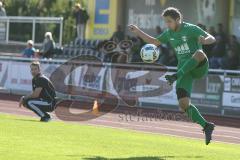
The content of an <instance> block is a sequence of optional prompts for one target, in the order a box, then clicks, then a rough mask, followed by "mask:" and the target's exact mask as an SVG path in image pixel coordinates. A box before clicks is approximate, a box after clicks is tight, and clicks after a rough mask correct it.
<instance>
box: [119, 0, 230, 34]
mask: <svg viewBox="0 0 240 160" xmlns="http://www.w3.org/2000/svg"><path fill="white" fill-rule="evenodd" d="M122 3H123V6H124V7H123V8H122V10H124V11H123V13H125V15H124V14H122V15H123V16H124V17H122V18H123V21H124V22H125V23H124V25H125V26H126V25H127V24H129V23H132V24H136V25H138V26H139V27H140V28H141V29H143V30H144V31H146V32H147V33H149V34H151V35H155V34H156V33H155V28H156V26H158V25H159V26H161V27H164V22H163V19H162V18H161V12H162V11H163V10H164V9H165V8H166V7H169V6H174V7H177V8H179V9H180V11H181V12H182V13H183V16H184V21H187V22H190V23H195V24H197V23H199V22H200V23H203V24H205V25H206V26H207V27H210V26H216V25H217V24H218V23H223V24H224V26H225V28H226V30H228V20H229V1H228V0H122ZM128 33H129V32H128Z"/></svg>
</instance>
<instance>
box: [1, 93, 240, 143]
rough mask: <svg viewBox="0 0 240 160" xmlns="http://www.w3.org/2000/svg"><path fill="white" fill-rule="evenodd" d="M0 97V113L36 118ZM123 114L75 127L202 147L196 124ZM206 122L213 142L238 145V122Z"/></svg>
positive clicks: (14, 98)
mask: <svg viewBox="0 0 240 160" xmlns="http://www.w3.org/2000/svg"><path fill="white" fill-rule="evenodd" d="M0 97H1V98H0V112H1V113H7V114H14V115H25V116H34V117H36V115H35V114H33V113H32V112H31V111H29V110H27V109H25V108H18V99H19V97H18V96H13V95H6V94H0ZM60 108H61V107H60ZM126 110H127V109H126V108H125V109H123V110H122V111H121V112H115V113H107V114H105V115H103V116H101V117H99V118H96V119H92V120H88V121H81V122H77V123H81V124H87V125H95V126H105V127H112V128H122V129H128V130H136V131H141V132H146V133H152V134H164V135H171V136H178V137H187V138H194V139H202V140H203V143H204V134H203V133H202V131H201V128H200V127H199V126H198V125H197V124H194V123H190V122H183V121H174V120H150V119H146V118H145V119H144V118H143V117H136V116H135V117H134V116H132V117H131V118H130V117H129V115H128V116H127V115H126V114H124V113H131V112H126ZM130 110H132V109H130ZM71 112H72V113H75V114H77V113H80V112H81V113H82V112H83V110H82V109H76V108H72V109H71ZM133 112H134V111H133ZM133 112H132V113H133ZM58 113H59V112H58ZM52 116H53V117H54V120H60V119H59V118H58V117H59V116H56V114H55V113H52ZM63 116H64V115H60V117H63ZM66 118H69V117H66ZM207 119H208V120H209V119H211V121H213V122H214V123H216V124H218V125H217V127H216V128H215V131H214V134H213V139H214V141H218V142H225V143H235V144H240V126H239V120H240V119H233V118H219V117H218V118H216V117H211V116H208V117H207ZM226 125H227V126H226ZM228 126H235V127H228Z"/></svg>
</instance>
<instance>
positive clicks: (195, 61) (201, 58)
mask: <svg viewBox="0 0 240 160" xmlns="http://www.w3.org/2000/svg"><path fill="white" fill-rule="evenodd" d="M207 61H208V60H207V56H206V54H205V53H204V52H203V51H202V50H198V51H196V52H195V53H194V54H193V56H192V58H190V59H189V60H187V61H186V62H185V63H184V64H183V66H182V67H181V68H179V69H178V71H177V73H176V74H173V75H167V76H166V77H165V78H166V79H167V81H168V82H169V84H173V83H174V82H175V81H176V80H177V79H181V78H182V77H183V76H184V75H186V74H188V73H189V72H191V71H192V70H194V69H195V68H197V67H198V66H199V64H201V63H202V62H204V63H207Z"/></svg>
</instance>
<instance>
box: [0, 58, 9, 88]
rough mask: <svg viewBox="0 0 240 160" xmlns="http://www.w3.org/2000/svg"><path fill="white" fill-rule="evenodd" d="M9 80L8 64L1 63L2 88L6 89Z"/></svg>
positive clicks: (0, 82) (0, 78) (0, 85)
mask: <svg viewBox="0 0 240 160" xmlns="http://www.w3.org/2000/svg"><path fill="white" fill-rule="evenodd" d="M7 79H8V62H6V61H0V88H4V87H5V84H6V81H7Z"/></svg>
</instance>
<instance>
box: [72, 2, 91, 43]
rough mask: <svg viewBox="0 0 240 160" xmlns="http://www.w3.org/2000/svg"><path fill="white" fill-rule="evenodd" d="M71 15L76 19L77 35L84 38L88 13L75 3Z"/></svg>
mask: <svg viewBox="0 0 240 160" xmlns="http://www.w3.org/2000/svg"><path fill="white" fill-rule="evenodd" d="M73 15H74V17H75V19H76V25H77V37H78V38H81V39H84V38H85V28H86V23H87V21H88V19H89V15H88V13H87V11H86V10H85V9H84V8H83V7H82V5H81V4H80V3H77V4H76V5H75V8H74V12H73Z"/></svg>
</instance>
